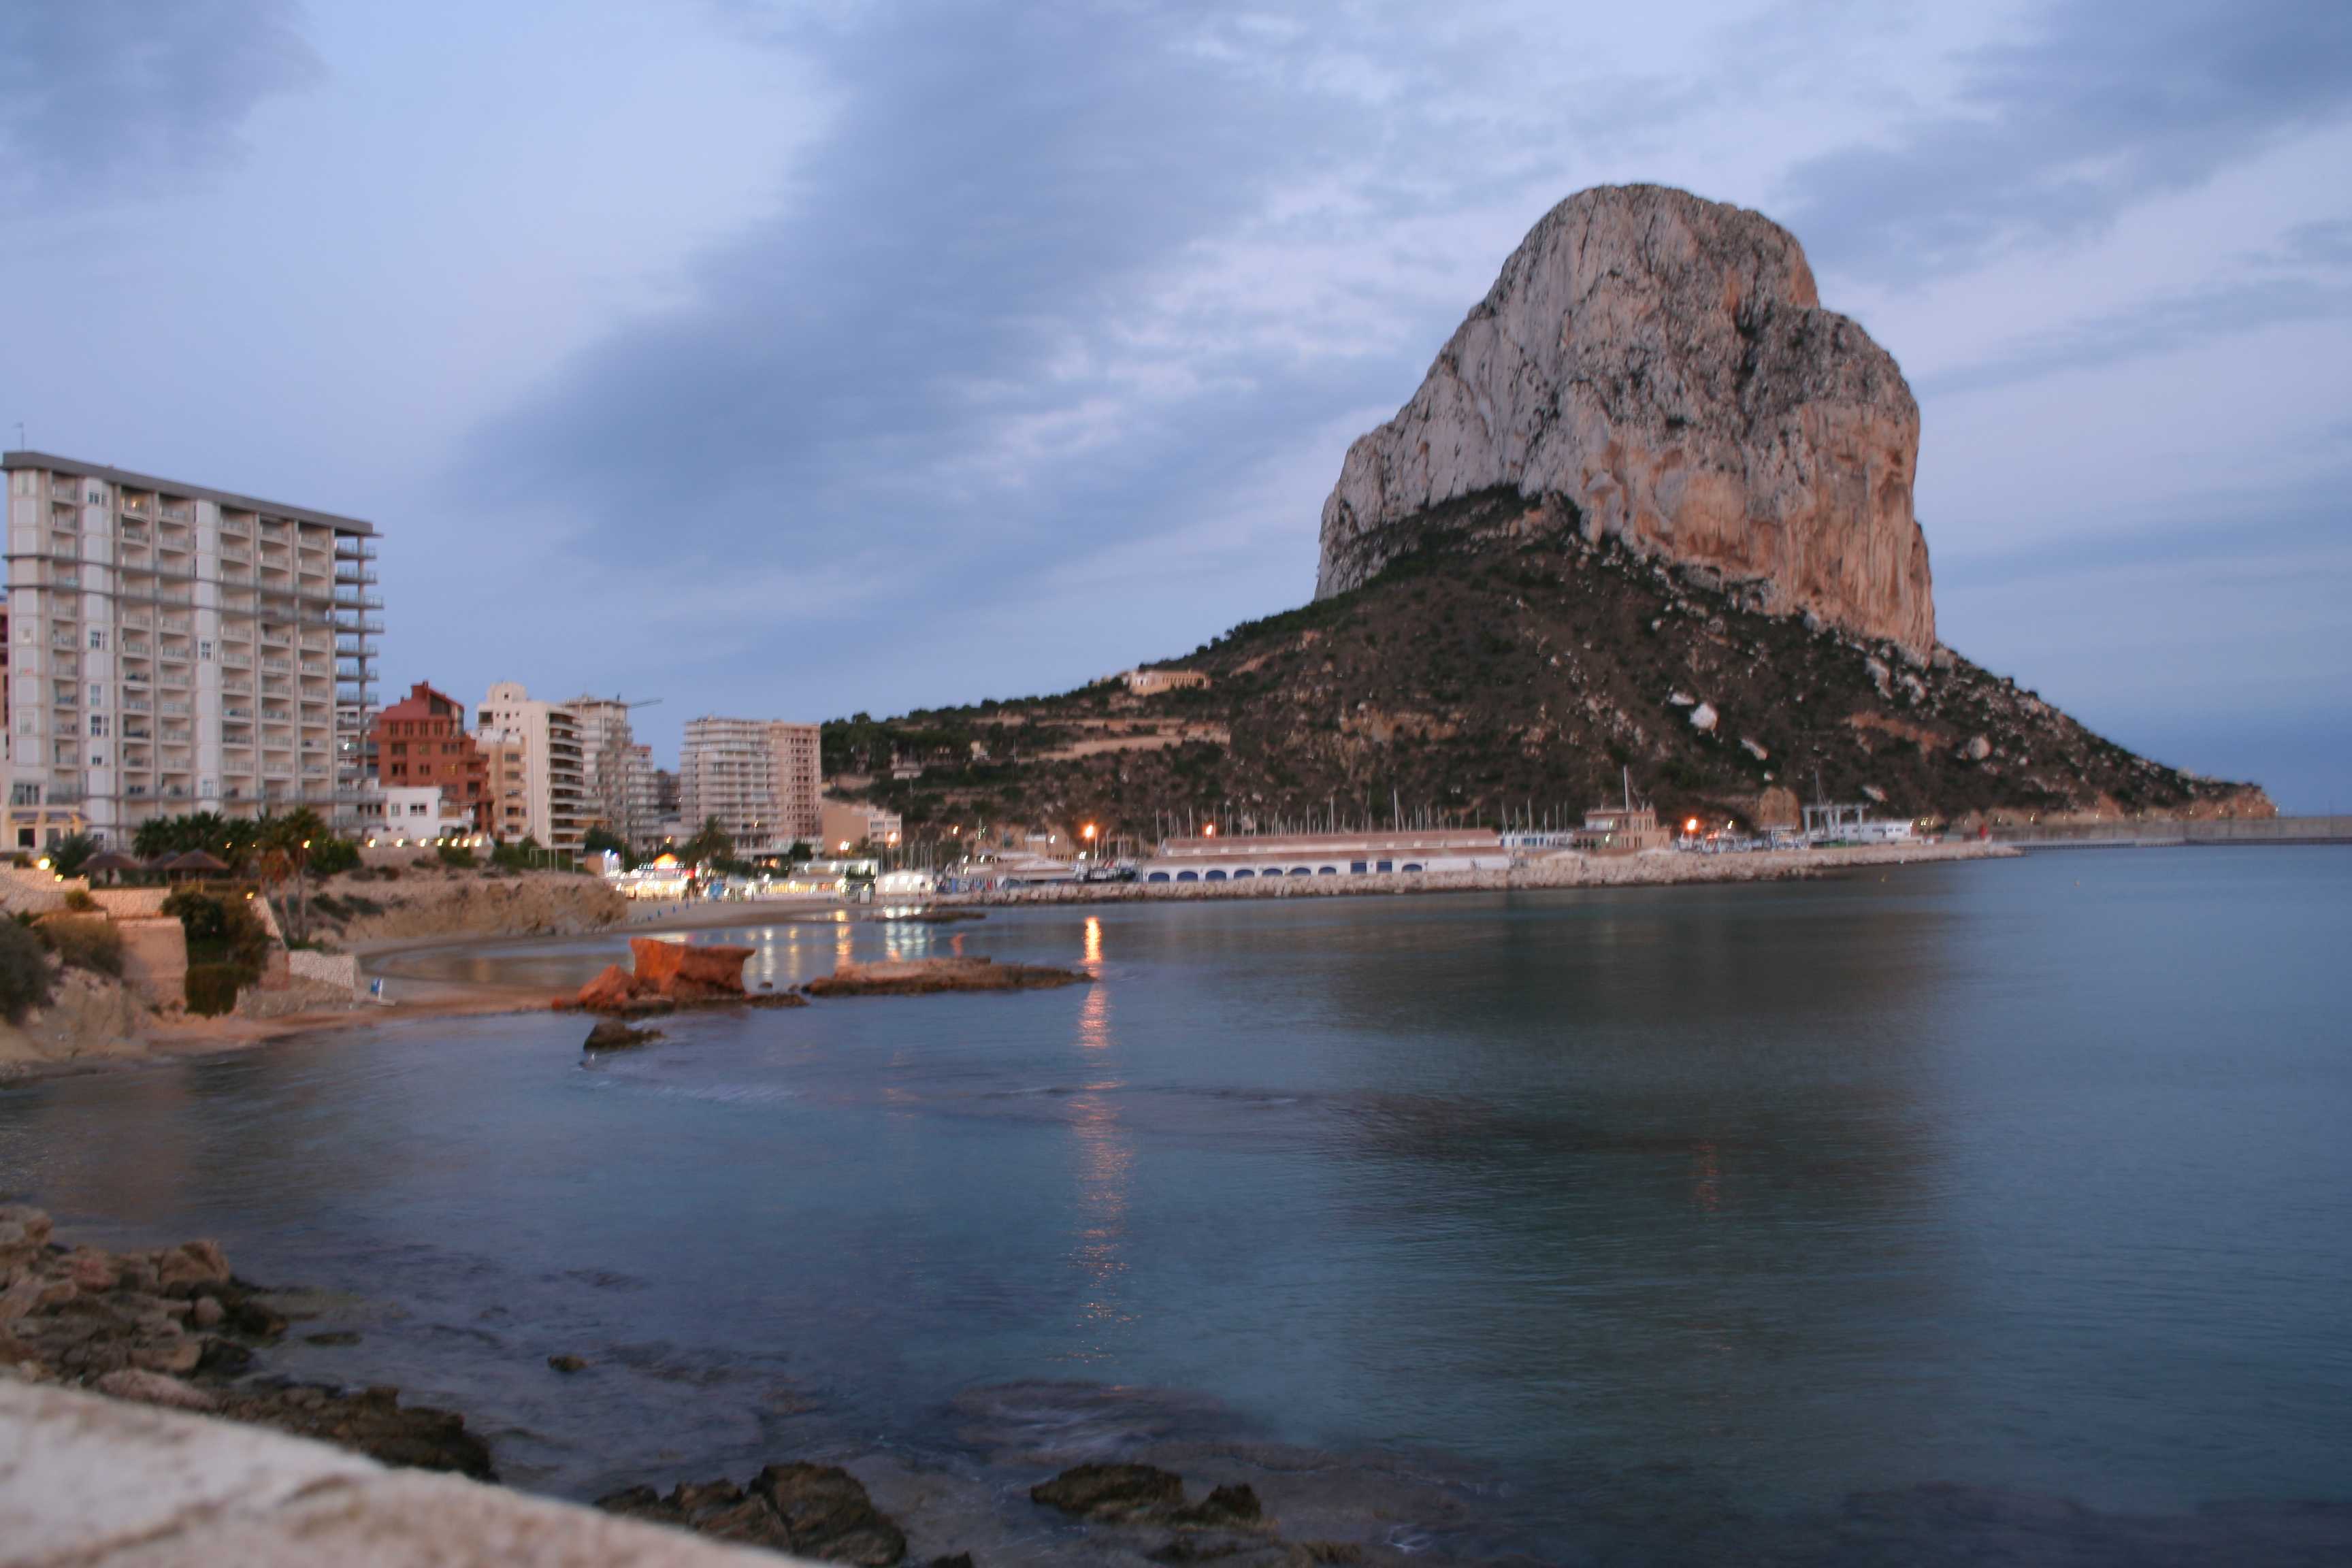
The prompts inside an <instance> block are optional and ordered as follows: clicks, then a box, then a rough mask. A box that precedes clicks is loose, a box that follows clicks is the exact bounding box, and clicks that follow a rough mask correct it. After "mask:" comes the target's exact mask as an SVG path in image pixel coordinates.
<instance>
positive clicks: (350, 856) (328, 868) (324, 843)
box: [310, 838, 360, 880]
mask: <svg viewBox="0 0 2352 1568" xmlns="http://www.w3.org/2000/svg"><path fill="white" fill-rule="evenodd" d="M359 863H360V847H359V842H358V840H356V839H352V838H322V839H320V840H319V841H318V842H317V843H316V844H314V845H312V846H311V847H310V875H312V876H314V877H317V878H320V879H322V880H323V879H326V878H329V877H340V876H341V875H342V874H343V873H344V872H346V871H350V870H353V869H356V868H358V866H359Z"/></svg>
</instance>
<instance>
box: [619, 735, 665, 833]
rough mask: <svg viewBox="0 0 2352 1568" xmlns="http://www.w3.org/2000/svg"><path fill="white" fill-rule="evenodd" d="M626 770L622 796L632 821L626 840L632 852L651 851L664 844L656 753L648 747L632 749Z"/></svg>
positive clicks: (625, 760)
mask: <svg viewBox="0 0 2352 1568" xmlns="http://www.w3.org/2000/svg"><path fill="white" fill-rule="evenodd" d="M622 768H623V770H624V771H623V773H622V780H621V796H622V800H623V802H624V804H625V810H626V812H627V816H628V819H629V826H628V829H627V831H626V833H625V835H624V837H626V838H627V840H628V844H629V847H630V848H632V849H650V848H652V847H654V846H655V845H656V844H658V843H660V842H661V825H662V817H663V816H664V813H663V811H662V808H661V791H660V788H659V786H658V783H657V780H658V776H659V773H658V770H657V769H656V768H655V766H654V749H653V748H652V747H651V746H647V745H644V744H635V745H632V746H630V748H629V754H628V755H627V756H626V757H625V758H624V759H623V760H622Z"/></svg>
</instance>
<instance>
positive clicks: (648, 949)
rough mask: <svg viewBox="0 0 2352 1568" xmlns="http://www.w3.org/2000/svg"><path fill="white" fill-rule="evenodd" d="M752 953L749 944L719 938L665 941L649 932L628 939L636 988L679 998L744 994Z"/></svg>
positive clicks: (690, 999) (695, 999)
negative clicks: (745, 968) (733, 943)
mask: <svg viewBox="0 0 2352 1568" xmlns="http://www.w3.org/2000/svg"><path fill="white" fill-rule="evenodd" d="M750 957H751V949H750V948H748V947H732V946H729V945H727V944H725V943H720V942H702V943H695V942H664V941H662V940H661V939H660V938H659V937H650V936H636V937H631V938H630V939H629V958H630V961H631V962H632V963H634V964H635V966H636V975H635V979H636V989H637V990H639V991H641V992H645V991H650V992H652V993H653V994H656V995H659V996H667V997H669V998H671V999H672V1000H674V1001H679V1002H705V1001H717V1000H720V999H723V998H726V997H730V996H740V995H742V994H744V992H743V962H744V960H746V959H748V958H750Z"/></svg>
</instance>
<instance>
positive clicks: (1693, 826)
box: [1683, 816, 1698, 833]
mask: <svg viewBox="0 0 2352 1568" xmlns="http://www.w3.org/2000/svg"><path fill="white" fill-rule="evenodd" d="M1683 831H1684V832H1685V833H1696V832H1697V831H1698V818H1697V817H1696V816H1694V817H1692V818H1691V819H1690V820H1689V821H1688V822H1685V823H1684V824H1683Z"/></svg>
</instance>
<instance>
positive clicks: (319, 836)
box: [256, 805, 334, 942]
mask: <svg viewBox="0 0 2352 1568" xmlns="http://www.w3.org/2000/svg"><path fill="white" fill-rule="evenodd" d="M256 837H257V840H258V842H257V850H258V860H257V864H258V868H259V870H260V873H261V879H262V881H263V882H265V883H267V884H268V885H269V886H271V887H273V888H282V887H289V886H290V887H291V888H292V889H293V897H292V898H291V899H290V900H287V902H286V905H285V908H286V938H287V940H288V941H289V942H308V941H309V940H310V894H309V890H308V888H307V885H306V879H305V876H304V873H305V872H307V871H308V870H309V869H310V851H311V849H312V847H314V846H316V845H319V844H322V843H324V842H326V841H327V840H328V839H330V838H331V837H334V835H333V834H332V833H331V832H330V831H329V830H328V827H327V821H326V818H324V817H322V816H320V815H319V814H318V813H317V812H315V811H312V810H311V809H310V807H309V806H307V805H302V806H297V807H295V808H294V809H293V810H292V811H289V812H287V813H286V814H285V815H284V816H269V817H264V818H263V819H262V821H261V824H260V831H259V833H258V834H257V836H256Z"/></svg>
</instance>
